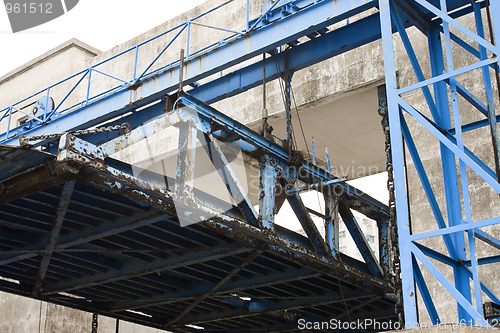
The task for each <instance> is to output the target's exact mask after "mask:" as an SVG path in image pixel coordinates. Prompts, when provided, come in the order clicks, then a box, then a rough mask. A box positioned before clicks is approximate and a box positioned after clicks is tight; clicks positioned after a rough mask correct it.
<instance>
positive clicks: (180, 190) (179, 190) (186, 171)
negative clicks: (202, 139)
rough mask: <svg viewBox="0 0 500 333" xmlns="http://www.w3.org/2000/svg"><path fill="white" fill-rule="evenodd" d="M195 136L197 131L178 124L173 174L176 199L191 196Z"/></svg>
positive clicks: (187, 125)
mask: <svg viewBox="0 0 500 333" xmlns="http://www.w3.org/2000/svg"><path fill="white" fill-rule="evenodd" d="M197 134H198V133H197V129H196V128H195V127H194V126H192V125H191V124H188V123H181V124H179V150H178V152H177V170H176V173H175V194H176V195H177V196H178V197H192V195H193V188H194V166H195V161H196V142H197Z"/></svg>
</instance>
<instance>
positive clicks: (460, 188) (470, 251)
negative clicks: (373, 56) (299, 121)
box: [380, 0, 500, 327]
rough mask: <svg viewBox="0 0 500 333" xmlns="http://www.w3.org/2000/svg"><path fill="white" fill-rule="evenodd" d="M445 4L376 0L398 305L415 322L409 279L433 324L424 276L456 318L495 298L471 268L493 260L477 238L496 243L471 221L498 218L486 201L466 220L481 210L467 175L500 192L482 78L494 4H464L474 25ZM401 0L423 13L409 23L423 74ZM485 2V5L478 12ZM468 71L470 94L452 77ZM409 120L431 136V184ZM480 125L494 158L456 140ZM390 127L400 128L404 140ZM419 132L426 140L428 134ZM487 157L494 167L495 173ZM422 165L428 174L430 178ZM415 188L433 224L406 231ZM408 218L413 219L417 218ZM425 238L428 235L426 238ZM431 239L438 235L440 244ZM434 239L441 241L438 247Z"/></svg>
mask: <svg viewBox="0 0 500 333" xmlns="http://www.w3.org/2000/svg"><path fill="white" fill-rule="evenodd" d="M450 3H451V2H450V1H444V0H441V1H426V0H414V1H393V0H381V1H380V16H381V23H382V37H383V38H382V39H383V46H384V61H385V71H386V84H387V102H388V112H389V124H390V132H391V148H392V156H393V161H392V162H393V168H394V176H395V195H396V208H397V220H398V234H399V244H400V248H399V249H400V253H401V272H402V284H403V295H404V313H405V321H406V325H407V327H413V326H415V325H417V323H418V314H417V307H416V304H417V302H416V298H417V294H416V290H415V286H418V290H419V291H420V295H421V296H422V298H423V301H424V304H425V307H426V308H427V312H428V314H429V316H430V319H431V321H432V323H434V324H437V323H439V322H440V320H441V319H440V316H439V313H438V311H437V310H436V306H435V304H434V303H435V301H436V299H434V296H435V295H433V296H431V294H430V292H429V290H428V284H429V283H433V284H434V288H436V286H435V283H436V282H435V280H434V279H436V280H437V282H438V284H439V285H440V286H442V287H443V288H444V290H446V292H448V293H449V294H450V295H451V297H453V299H454V300H456V303H457V314H458V316H457V317H456V321H459V322H463V323H467V324H479V325H485V326H488V325H489V323H488V322H487V320H486V318H485V315H486V314H485V313H483V300H484V296H486V297H488V298H489V299H490V300H491V301H493V302H494V303H498V298H497V296H495V294H494V293H493V292H492V291H491V290H490V289H489V288H488V287H487V284H488V283H487V281H485V283H483V282H481V276H480V270H479V266H480V264H494V263H496V262H497V261H496V260H494V259H493V258H490V259H491V260H489V259H487V258H488V257H487V258H480V257H479V256H478V252H477V245H476V240H477V239H479V240H481V241H483V242H486V243H487V244H489V245H490V246H492V249H493V247H496V248H497V244H498V240H497V239H496V238H494V237H493V236H491V235H489V234H488V233H486V232H485V231H483V230H481V229H480V228H483V227H486V226H495V225H498V223H499V222H500V218H499V217H498V216H496V213H495V210H494V209H491V210H489V209H488V208H483V210H482V211H481V213H482V215H483V216H484V215H486V216H488V218H479V219H477V218H476V219H474V218H473V212H474V213H475V214H476V215H481V214H478V210H477V209H478V207H481V206H480V205H482V204H485V202H484V201H482V200H481V199H479V198H477V197H471V195H473V193H474V189H473V187H471V182H470V179H472V178H474V179H476V180H475V182H476V183H478V182H479V179H480V180H481V181H484V182H485V183H486V184H488V186H490V188H491V190H492V191H493V192H494V193H500V184H499V183H498V176H499V171H498V167H499V163H498V134H497V117H496V115H495V95H494V94H493V88H492V79H491V75H492V73H494V71H497V73H498V56H499V51H500V48H499V47H498V45H497V44H495V43H494V42H492V40H494V38H496V39H497V40H498V38H499V37H500V15H499V14H500V4H499V3H498V1H491V2H490V4H488V3H485V2H481V1H472V2H471V3H469V4H467V5H466V6H465V7H464V9H462V11H461V12H462V13H463V12H464V11H469V12H471V13H472V14H471V15H472V16H473V17H472V19H473V21H474V25H473V31H471V30H469V29H468V28H466V27H465V26H463V25H462V24H461V23H459V22H458V21H457V20H456V18H457V12H456V11H455V12H453V10H452V8H450ZM408 4H411V11H412V12H413V14H414V17H418V18H423V17H427V18H428V19H427V20H425V22H422V23H418V22H415V23H416V25H417V26H419V28H420V29H421V32H422V36H421V40H420V41H422V40H425V41H426V42H427V43H428V45H429V47H428V49H429V54H428V55H427V57H426V58H425V59H426V60H427V59H428V61H429V62H430V65H431V72H430V73H428V74H427V76H424V70H423V69H422V68H423V65H421V63H420V62H419V60H418V59H417V58H418V57H417V55H416V54H415V50H414V48H413V45H412V43H411V41H410V38H409V36H408V34H407V32H406V29H405V27H404V26H403V21H402V18H401V15H402V13H404V12H405V6H407V5H408ZM485 5H486V6H487V8H486V10H484V9H483V10H482V8H483V7H484V6H485ZM490 12H491V15H490ZM487 16H489V19H488V20H491V21H490V22H489V24H491V26H490V27H491V32H493V36H490V38H492V39H487V38H486V37H485V32H484V30H485V29H484V27H483V18H486V17H487ZM469 17H471V16H469ZM488 20H484V21H485V22H487V21H488ZM392 24H395V25H396V27H397V32H398V33H399V36H400V38H401V41H402V43H403V46H404V49H405V51H406V52H405V54H406V55H407V56H408V61H409V62H410V63H411V66H412V67H413V70H414V73H415V77H416V79H417V81H418V82H417V83H414V84H411V85H408V86H399V85H398V81H397V78H396V70H397V65H396V62H395V58H394V47H393V36H392V34H393V31H391V29H390V27H391V25H392ZM464 53H469V54H471V55H472V56H473V58H474V61H472V62H471V63H467V64H465V65H463V66H458V65H457V64H458V63H459V62H458V61H456V59H457V55H459V54H464ZM474 71H479V77H480V79H478V80H477V81H475V86H473V87H469V89H474V94H473V93H472V92H471V90H467V89H466V88H465V87H464V86H463V85H462V84H461V83H460V81H461V80H462V79H461V78H463V76H462V77H461V76H460V75H462V74H467V75H474ZM431 90H432V92H431ZM412 92H413V93H415V92H420V94H421V95H422V96H423V99H421V100H422V101H425V103H421V104H417V103H415V102H410V101H409V98H408V97H407V96H409V95H411V93H412ZM409 93H410V94H409ZM405 94H406V95H405ZM478 94H481V95H478ZM414 95H415V94H414ZM497 99H498V98H497ZM413 101H414V100H413ZM482 101H485V102H482ZM497 105H498V104H497ZM471 110H472V112H471ZM474 112H477V114H478V115H480V116H479V117H480V118H484V120H482V119H481V120H480V121H468V119H470V118H471V117H470V116H471V114H472V113H474ZM473 118H475V117H473ZM410 122H411V124H412V126H410ZM416 124H418V126H419V127H423V128H425V129H426V130H427V131H428V132H427V133H429V134H430V137H431V138H433V139H436V140H437V142H439V146H440V155H439V156H440V162H441V166H442V169H441V170H440V172H441V173H442V181H441V183H439V186H438V187H436V185H435V183H434V185H432V184H431V181H430V178H433V181H434V182H435V181H436V177H437V176H436V174H435V172H436V171H432V170H429V168H427V170H426V168H425V167H424V166H425V165H426V162H425V161H424V158H422V157H421V156H420V154H419V151H418V148H417V147H418V143H419V138H418V137H415V136H412V133H411V128H413V129H414V130H415V129H416V128H417V125H416ZM485 126H489V127H490V131H487V133H489V134H491V139H488V136H487V135H486V138H487V141H488V140H491V142H492V145H491V152H492V155H493V159H492V161H493V163H491V162H485V161H483V160H488V159H489V157H487V155H488V154H486V155H485V154H484V153H483V155H482V156H481V158H480V157H479V156H478V155H476V154H474V153H473V152H472V151H471V150H469V149H468V148H467V146H466V145H465V143H464V142H465V140H464V132H465V131H469V130H475V131H478V129H480V128H484V127H485ZM399 133H402V136H403V141H402V140H401V135H399ZM476 133H477V134H476V135H475V136H474V139H475V140H481V138H482V137H484V136H485V134H484V133H485V131H482V132H476ZM420 135H422V134H420ZM427 140H431V139H429V138H427ZM403 142H404V143H403ZM420 146H421V145H420ZM420 149H421V147H420ZM404 150H406V151H407V152H409V155H410V157H411V161H412V164H413V167H414V168H415V170H416V175H417V179H418V180H417V181H416V182H415V183H413V186H412V185H410V186H409V187H408V188H407V184H408V183H407V177H406V175H407V172H408V168H409V167H408V166H407V165H406V161H405V157H404ZM426 159H428V157H426ZM488 164H489V165H491V164H493V165H495V166H496V172H495V171H493V170H492V169H491V168H490V167H489V166H488ZM431 172H434V174H433V175H432V176H431V177H430V176H429V174H430V173H431ZM419 184H420V185H419ZM476 186H477V184H476ZM419 187H420V188H421V189H423V191H424V192H425V195H426V197H427V199H428V204H429V208H430V212H431V215H432V216H433V217H434V219H435V226H436V227H437V228H438V229H435V227H432V226H431V224H430V223H429V222H427V224H428V225H426V227H427V230H426V231H425V232H414V231H412V224H411V222H410V221H411V219H412V215H411V213H409V212H411V209H410V210H409V208H411V207H410V206H409V205H410V203H409V202H408V199H407V191H409V192H410V193H412V191H415V190H416V191H420V189H419ZM438 194H439V195H443V196H444V198H445V205H444V207H443V205H442V204H438V202H439V201H440V199H442V198H439V197H438ZM486 206H487V205H486ZM486 206H485V207H486ZM442 209H445V210H446V214H443V212H442ZM414 219H415V220H418V217H416V218H415V217H414ZM465 236H467V237H465ZM430 239H433V241H431V242H426V241H428V240H430ZM438 239H441V241H442V243H440V242H439V240H438ZM424 244H426V245H428V246H424ZM440 244H444V248H443V247H442V246H440ZM429 246H430V247H429ZM431 259H432V260H431ZM434 260H435V261H437V262H439V263H441V264H445V265H446V266H449V267H450V268H451V269H452V272H453V273H452V274H449V273H443V270H442V266H438V265H436V263H435V261H434ZM422 268H425V269H426V270H427V271H428V272H429V273H430V276H431V277H432V278H433V279H432V281H431V278H429V275H426V276H427V278H424V275H423V274H422ZM448 272H449V271H448ZM493 272H495V270H493ZM493 274H495V273H493ZM471 285H472V286H473V288H471ZM473 295H474V299H473V297H472V296H473ZM438 297H439V296H438ZM490 315H491V314H490ZM448 320H449V318H448Z"/></svg>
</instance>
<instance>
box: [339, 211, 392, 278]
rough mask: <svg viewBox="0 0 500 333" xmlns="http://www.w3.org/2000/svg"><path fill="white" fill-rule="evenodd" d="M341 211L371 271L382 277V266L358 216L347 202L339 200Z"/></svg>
mask: <svg viewBox="0 0 500 333" xmlns="http://www.w3.org/2000/svg"><path fill="white" fill-rule="evenodd" d="M339 213H340V216H342V220H343V221H344V224H345V226H346V227H347V230H349V234H350V235H351V237H352V239H353V240H354V243H355V244H356V247H357V248H358V250H359V252H360V253H361V256H362V257H363V259H364V260H365V262H366V264H367V265H368V267H369V269H370V272H371V273H372V274H373V275H374V276H378V277H381V276H383V275H384V273H383V269H382V267H380V263H379V262H378V260H377V258H376V257H375V253H373V250H372V249H371V247H370V245H369V244H368V242H367V240H366V238H365V235H364V234H363V231H362V230H361V227H360V226H359V224H358V222H357V221H356V218H355V217H354V215H353V214H352V212H351V209H350V208H349V206H347V205H346V204H345V202H342V201H341V202H339Z"/></svg>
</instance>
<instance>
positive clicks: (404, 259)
mask: <svg viewBox="0 0 500 333" xmlns="http://www.w3.org/2000/svg"><path fill="white" fill-rule="evenodd" d="M379 8H380V25H381V32H382V46H383V53H384V67H385V78H386V87H387V105H388V113H389V129H390V132H391V133H396V134H395V135H391V149H392V165H393V170H394V194H395V200H396V215H397V225H398V235H399V251H400V258H401V279H402V288H403V299H404V303H403V305H404V317H405V318H404V321H405V324H406V327H407V328H411V327H412V326H414V325H416V323H418V317H417V308H416V294H415V280H414V277H413V267H412V261H413V260H412V253H411V248H410V240H409V237H410V226H409V216H408V200H407V196H406V190H407V189H406V179H405V166H404V160H403V156H404V154H403V142H402V140H401V136H400V135H398V134H399V133H401V119H400V117H401V114H400V110H399V103H398V99H397V98H398V93H397V78H396V63H395V59H394V45H393V40H392V20H391V11H390V4H389V0H380V2H379Z"/></svg>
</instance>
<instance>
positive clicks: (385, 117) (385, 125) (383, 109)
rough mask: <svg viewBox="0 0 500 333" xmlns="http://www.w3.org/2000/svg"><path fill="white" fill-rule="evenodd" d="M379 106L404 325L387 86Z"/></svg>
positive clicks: (393, 257)
mask: <svg viewBox="0 0 500 333" xmlns="http://www.w3.org/2000/svg"><path fill="white" fill-rule="evenodd" d="M378 93H379V108H378V113H379V114H380V116H382V120H381V122H380V123H381V124H382V129H383V131H384V136H385V155H386V161H385V169H386V171H387V190H388V191H389V211H390V217H389V234H390V239H391V245H392V246H390V248H391V249H392V251H393V252H392V255H391V260H392V268H393V272H392V274H393V276H392V283H393V286H394V293H395V294H396V298H397V301H396V306H395V311H396V316H397V318H398V321H399V323H400V324H401V325H402V326H401V327H403V326H404V309H403V290H402V284H401V264H400V261H399V246H398V231H397V218H396V197H395V194H394V174H393V168H392V150H391V134H390V130H389V114H388V112H387V97H386V94H385V86H381V87H379V91H378Z"/></svg>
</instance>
